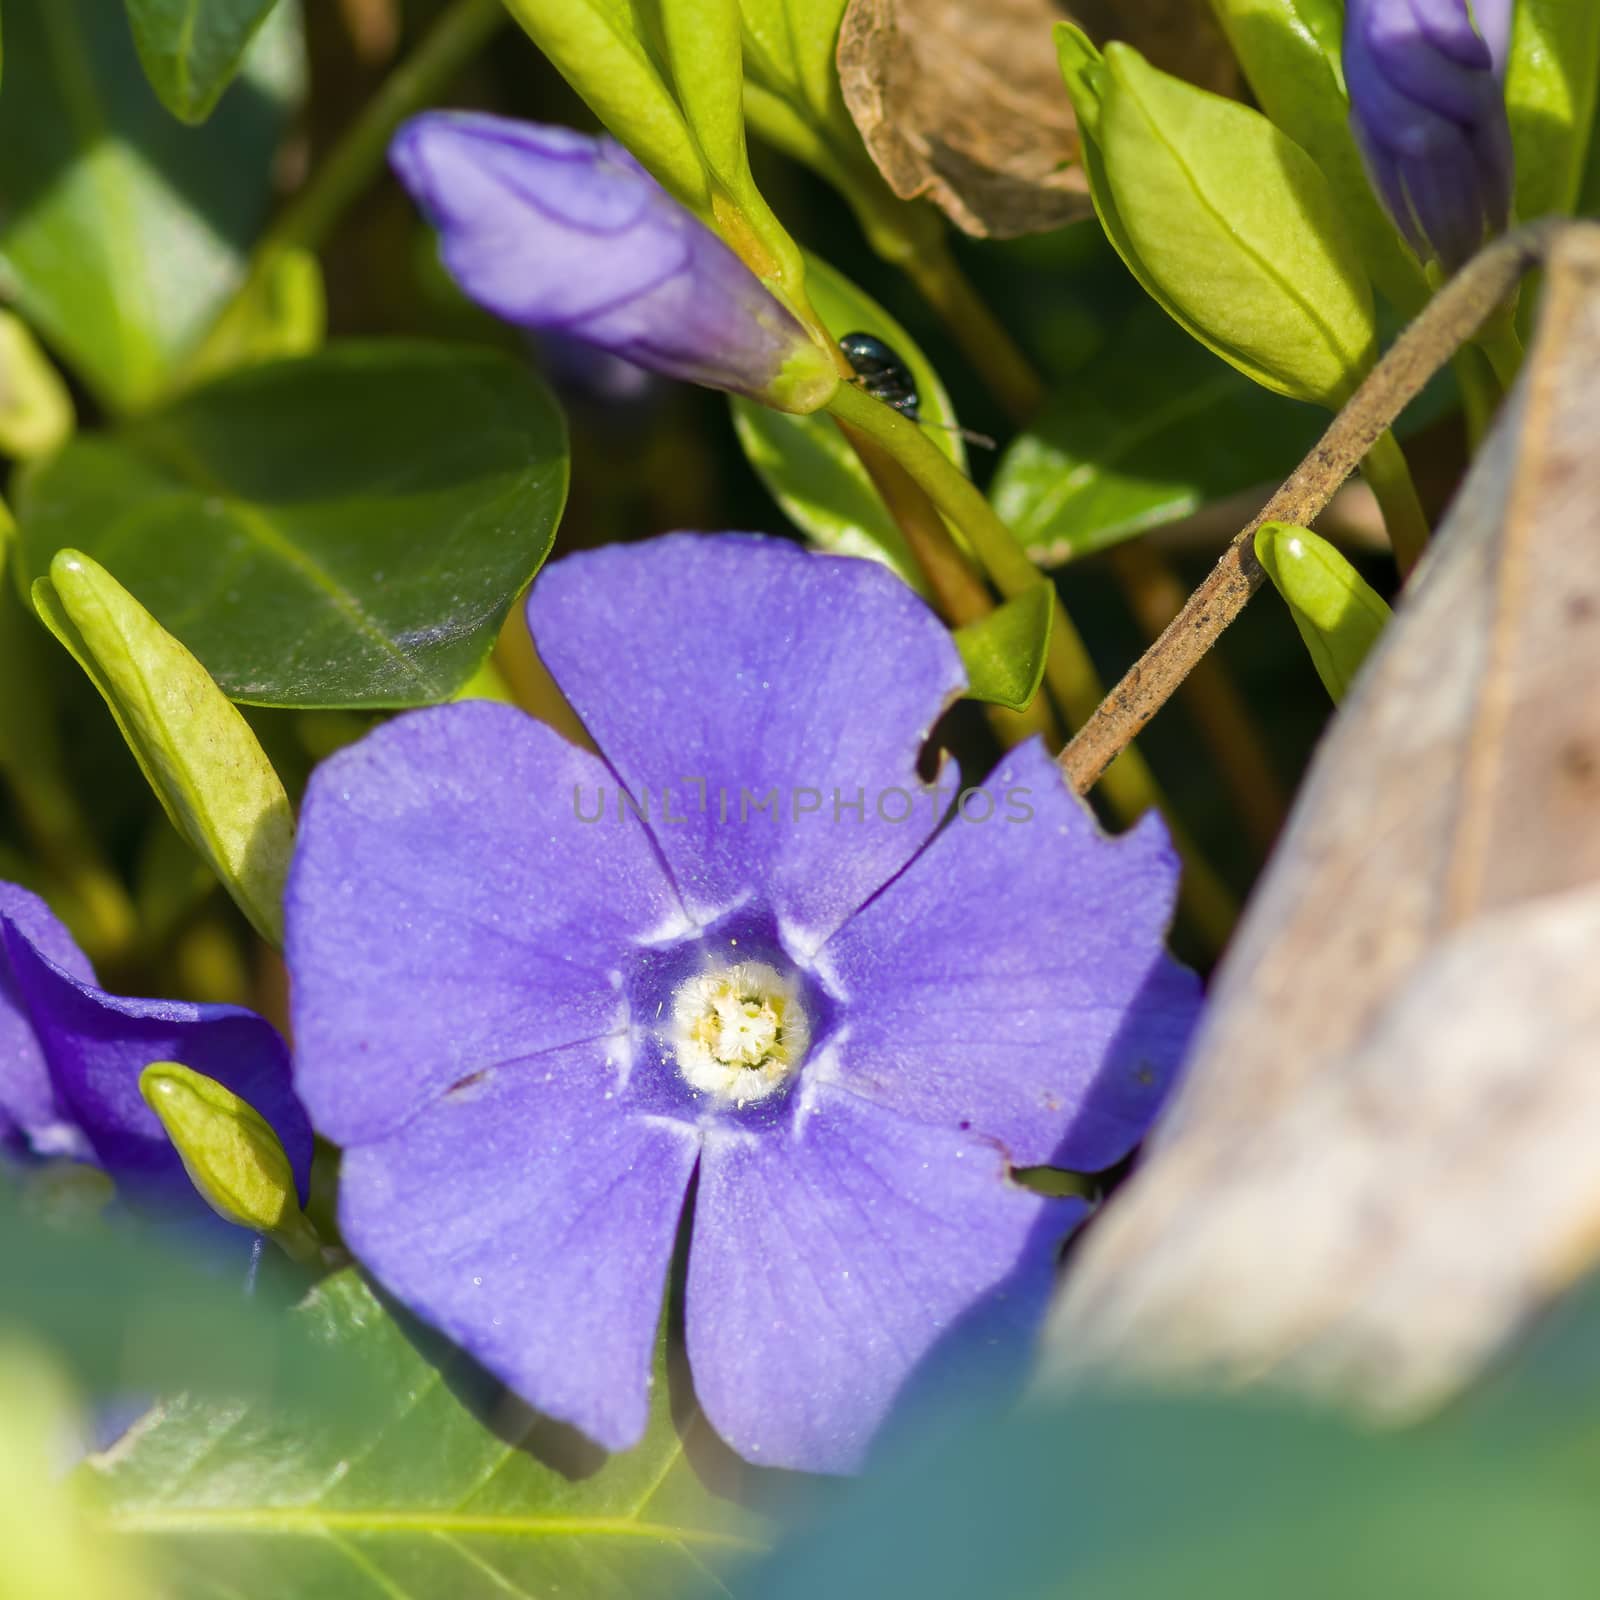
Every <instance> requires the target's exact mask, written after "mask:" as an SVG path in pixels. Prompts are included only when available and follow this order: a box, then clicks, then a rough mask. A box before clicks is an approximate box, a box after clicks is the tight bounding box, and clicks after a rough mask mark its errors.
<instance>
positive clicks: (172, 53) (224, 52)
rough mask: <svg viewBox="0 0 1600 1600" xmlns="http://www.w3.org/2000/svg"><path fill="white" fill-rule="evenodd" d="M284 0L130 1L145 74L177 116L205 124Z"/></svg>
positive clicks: (132, 21) (129, 19) (169, 108)
mask: <svg viewBox="0 0 1600 1600" xmlns="http://www.w3.org/2000/svg"><path fill="white" fill-rule="evenodd" d="M277 3H278V0H127V7H128V21H129V22H130V23H131V24H132V27H133V38H134V43H135V44H136V45H138V47H139V59H140V60H141V61H142V62H143V63H144V70H145V75H146V76H147V77H148V78H149V79H150V83H151V85H152V87H153V88H154V89H155V91H156V93H157V94H158V95H160V96H161V102H162V104H163V105H165V106H166V108H167V110H169V111H170V112H171V113H172V114H173V116H175V117H180V118H181V119H182V120H183V121H185V122H204V121H205V120H206V118H207V117H209V116H210V115H211V112H212V110H213V109H214V108H215V106H216V103H217V101H218V100H220V99H221V98H222V91H223V90H224V89H226V88H227V87H228V85H229V84H230V83H231V82H232V81H233V75H234V74H235V73H236V72H237V71H238V70H239V63H240V61H241V60H242V59H243V57H244V53H245V50H246V48H247V47H248V45H249V43H250V41H251V40H252V39H253V38H255V36H256V31H257V30H258V29H259V28H260V27H261V25H262V23H264V22H265V21H266V20H267V17H268V14H269V13H270V12H271V10H272V8H273V7H274V6H275V5H276V4H277Z"/></svg>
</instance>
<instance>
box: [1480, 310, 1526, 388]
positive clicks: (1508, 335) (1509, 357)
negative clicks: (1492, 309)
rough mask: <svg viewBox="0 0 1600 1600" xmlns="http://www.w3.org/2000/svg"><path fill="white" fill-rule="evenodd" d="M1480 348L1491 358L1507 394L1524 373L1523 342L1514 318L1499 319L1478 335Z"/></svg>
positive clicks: (1490, 362) (1495, 371) (1495, 372)
mask: <svg viewBox="0 0 1600 1600" xmlns="http://www.w3.org/2000/svg"><path fill="white" fill-rule="evenodd" d="M1478 348H1479V349H1480V350H1481V351H1483V353H1484V354H1485V355H1486V356H1488V358H1489V365H1490V366H1491V367H1493V368H1494V375H1495V377H1496V378H1498V379H1499V380H1500V387H1501V388H1502V389H1503V390H1505V392H1506V393H1507V394H1509V393H1510V392H1511V386H1512V384H1514V383H1515V382H1516V381H1517V374H1518V373H1519V372H1521V371H1522V341H1521V340H1520V339H1519V338H1518V337H1517V324H1516V321H1515V319H1514V318H1513V317H1511V316H1505V317H1497V318H1495V319H1494V321H1492V322H1490V323H1489V324H1488V326H1486V327H1485V328H1484V330H1483V331H1482V332H1481V333H1480V334H1479V335H1478Z"/></svg>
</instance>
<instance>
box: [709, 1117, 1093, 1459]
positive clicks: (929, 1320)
mask: <svg viewBox="0 0 1600 1600" xmlns="http://www.w3.org/2000/svg"><path fill="white" fill-rule="evenodd" d="M1084 1211H1085V1207H1084V1206H1083V1204H1082V1203H1081V1202H1077V1201H1071V1200H1066V1201H1063V1200H1046V1199H1042V1198H1041V1197H1039V1196H1038V1195H1034V1194H1030V1193H1029V1192H1028V1191H1026V1190H1024V1189H1022V1188H1020V1187H1018V1186H1017V1185H1016V1184H1014V1183H1012V1182H1011V1181H1010V1180H1009V1178H1008V1177H1007V1174H1006V1165H1005V1161H1004V1159H1003V1157H1002V1156H1001V1155H1000V1153H999V1152H998V1151H996V1150H995V1149H994V1148H993V1146H990V1145H985V1144H983V1143H982V1142H980V1141H979V1140H978V1139H976V1138H973V1137H971V1136H969V1135H963V1134H960V1133H956V1132H952V1131H947V1130H945V1129H939V1128H932V1127H928V1126H926V1125H924V1124H922V1123H916V1122H908V1121H905V1120H904V1119H902V1118H900V1117H897V1116H894V1115H893V1114H891V1113H889V1112H886V1111H885V1110H884V1108H883V1107H881V1106H878V1105H874V1104H872V1103H870V1102H868V1101H865V1100H861V1099H859V1098H857V1097H856V1096H855V1095H853V1094H849V1093H846V1092H845V1091H843V1090H842V1089H841V1088H839V1087H837V1086H825V1087H823V1088H821V1089H819V1090H818V1091H816V1093H815V1094H814V1096H813V1097H812V1098H811V1100H810V1101H809V1102H808V1107H807V1110H806V1113H805V1115H804V1116H803V1118H802V1120H801V1122H800V1124H799V1127H798V1129H797V1131H796V1133H795V1135H794V1136H792V1137H785V1138H761V1137H756V1136H752V1135H750V1134H748V1133H744V1132H742V1131H738V1130H728V1131H725V1132H724V1131H718V1132H712V1133H710V1134H708V1135H707V1138H706V1144H705V1150H704V1154H703V1156H702V1159H701V1168H700V1185H699V1190H698V1193H697V1196H696V1200H695V1220H694V1236H693V1239H692V1241H691V1243H690V1246H689V1283H688V1298H687V1309H686V1318H687V1334H688V1343H689V1363H690V1367H691V1368H692V1370H693V1373H694V1382H695V1393H696V1394H697V1396H698V1397H699V1400H700V1403H701V1405H702V1406H703V1407H704V1409H705V1412H706V1415H707V1416H708V1417H709V1418H710V1420H711V1423H712V1426H713V1427H715V1428H716V1430H717V1432H718V1433H720V1434H721V1435H722V1437H723V1438H724V1439H726V1440H727V1441H728V1442H729V1443H730V1444H731V1445H732V1446H733V1447H734V1448H735V1449H736V1450H738V1451H739V1452H740V1454H741V1455H744V1456H745V1457H747V1458H748V1459H749V1460H751V1461H755V1462H759V1463H762V1464H764V1465H768V1466H775V1467H795V1468H801V1469H804V1470H807V1471H823V1472H849V1471H852V1470H854V1469H855V1468H856V1467H858V1466H859V1465H860V1464H861V1460H862V1457H863V1456H864V1454H865V1452H866V1449H867V1445H868V1443H869V1441H870V1440H871V1438H872V1436H873V1434H874V1432H875V1431H876V1430H877V1428H878V1426H879V1425H880V1423H881V1422H882V1421H883V1419H884V1417H885V1416H886V1415H887V1414H888V1412H889V1409H890V1407H891V1405H892V1404H893V1402H894V1400H895V1398H896V1396H897V1395H898V1394H900V1392H901V1390H902V1388H903V1387H904V1386H905V1384H906V1383H907V1380H908V1379H910V1377H911V1376H912V1374H913V1372H914V1371H915V1370H916V1369H917V1368H918V1366H919V1365H920V1364H921V1363H922V1362H924V1361H925V1360H926V1359H928V1358H929V1357H930V1356H931V1355H932V1353H933V1352H934V1350H935V1348H936V1347H937V1346H938V1345H939V1344H940V1343H941V1341H943V1340H945V1339H949V1338H957V1337H962V1336H963V1335H965V1336H968V1337H970V1336H971V1335H972V1330H971V1329H970V1328H968V1327H965V1326H964V1324H965V1323H966V1321H967V1319H968V1318H969V1317H971V1316H972V1315H973V1314H974V1313H975V1312H977V1313H980V1314H981V1321H982V1323H983V1332H984V1335H985V1337H986V1338H989V1339H995V1338H1000V1337H1001V1336H1002V1335H1004V1334H1009V1335H1010V1336H1011V1339H1012V1340H1015V1339H1017V1338H1018V1337H1019V1336H1025V1335H1026V1334H1027V1333H1028V1332H1029V1331H1030V1330H1032V1329H1033V1328H1035V1327H1036V1326H1037V1324H1038V1319H1039V1316H1040V1313H1041V1312H1042V1310H1043V1307H1044V1302H1045V1299H1046V1296H1047V1295H1048V1293H1049V1289H1050V1283H1051V1278H1052V1275H1053V1270H1054V1264H1055V1259H1056V1255H1057V1252H1058V1250H1059V1248H1060V1245H1061V1241H1062V1240H1063V1239H1064V1238H1065V1237H1066V1235H1067V1234H1068V1233H1069V1232H1070V1231H1071V1230H1072V1228H1074V1227H1075V1226H1076V1225H1077V1223H1078V1222H1079V1221H1080V1220H1081V1219H1082V1217H1083V1215H1084Z"/></svg>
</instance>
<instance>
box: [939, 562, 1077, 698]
mask: <svg viewBox="0 0 1600 1600" xmlns="http://www.w3.org/2000/svg"><path fill="white" fill-rule="evenodd" d="M1054 615H1055V589H1054V587H1053V586H1052V585H1051V584H1049V583H1047V582H1045V581H1044V580H1043V579H1041V580H1040V581H1039V582H1038V583H1037V584H1035V585H1034V586H1033V587H1032V588H1031V589H1028V590H1026V591H1025V592H1024V593H1023V594H1021V595H1019V596H1018V597H1017V598H1016V599H1015V600H1007V601H1006V603H1005V604H1004V605H1002V606H998V607H996V608H995V610H993V611H991V612H990V613H989V615H988V616H986V617H983V618H981V619H980V620H979V621H977V622H969V623H968V624H967V625H966V627H964V628H957V629H956V631H955V633H954V634H953V635H952V637H953V638H954V639H955V642H956V649H958V650H959V651H960V652H961V664H962V665H963V666H964V667H965V668H966V669H967V690H966V694H965V696H964V698H965V699H968V700H984V701H987V702H988V703H989V704H991V705H997V706H1005V707H1006V708H1007V709H1008V710H1011V711H1025V710H1026V709H1027V708H1028V706H1029V705H1031V704H1032V702H1033V697H1034V696H1035V695H1036V694H1037V693H1038V692H1039V685H1040V684H1041V683H1042V682H1043V681H1044V658H1045V652H1046V651H1047V650H1048V649H1049V648H1050V623H1051V619H1052V618H1053V616H1054Z"/></svg>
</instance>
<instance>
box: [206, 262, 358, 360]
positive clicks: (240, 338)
mask: <svg viewBox="0 0 1600 1600" xmlns="http://www.w3.org/2000/svg"><path fill="white" fill-rule="evenodd" d="M327 320H328V303H327V294H326V291H325V289H324V287H323V282H322V264H321V263H320V262H319V261H318V260H317V258H316V256H315V255H313V254H312V252H311V251H309V250H295V249H288V250H277V251H274V252H273V253H272V255H271V256H270V258H269V259H268V261H267V263H266V267H265V270H264V271H260V273H259V276H257V277H255V278H253V279H252V280H251V281H250V283H249V285H248V286H247V287H246V288H245V289H244V290H243V291H242V292H241V293H240V295H239V297H238V298H237V299H235V300H234V301H233V303H232V304H231V305H230V306H229V308H228V315H227V317H226V318H224V319H223V320H222V321H221V322H220V323H218V324H217V326H216V328H215V329H214V330H213V332H212V334H211V336H210V337H208V338H207V339H206V342H205V344H204V345H203V346H202V347H201V348H200V350H199V351H198V352H197V354H196V358H195V360H194V361H192V362H190V363H189V364H188V366H186V367H185V368H184V371H183V375H182V376H183V381H184V383H185V384H186V385H187V384H192V383H199V382H201V381H203V380H204V379H206V378H215V377H220V376H221V375H222V374H223V373H225V372H232V371H233V370H234V369H235V368H237V367H249V366H255V365H257V364H259V363H260V362H263V361H280V360H282V359H284V358H285V357H287V356H308V355H310V354H311V353H312V352H313V351H315V350H319V349H321V347H322V338H323V334H324V332H325V331H326V328H327Z"/></svg>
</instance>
